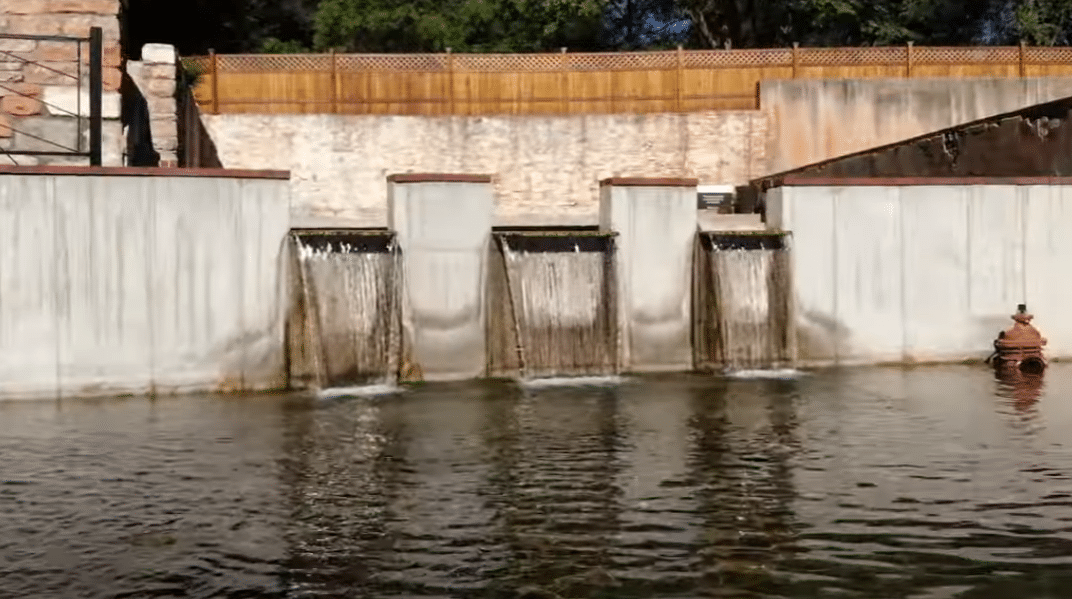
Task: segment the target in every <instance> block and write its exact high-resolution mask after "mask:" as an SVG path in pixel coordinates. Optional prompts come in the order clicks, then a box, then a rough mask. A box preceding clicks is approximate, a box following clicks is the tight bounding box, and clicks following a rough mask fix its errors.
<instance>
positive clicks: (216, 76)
mask: <svg viewBox="0 0 1072 599" xmlns="http://www.w3.org/2000/svg"><path fill="white" fill-rule="evenodd" d="M208 63H209V72H210V73H212V114H219V113H220V69H219V65H217V64H216V51H215V50H213V49H211V48H209V51H208Z"/></svg>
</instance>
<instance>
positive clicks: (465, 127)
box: [204, 111, 765, 226]
mask: <svg viewBox="0 0 1072 599" xmlns="http://www.w3.org/2000/svg"><path fill="white" fill-rule="evenodd" d="M204 120H205V126H206V128H207V129H208V131H209V133H210V134H211V135H212V138H213V139H214V141H215V144H216V149H217V152H218V155H219V157H220V160H221V162H222V164H223V166H225V167H227V168H279V169H286V170H290V171H291V172H292V176H293V178H292V186H293V197H294V206H295V218H296V224H297V225H316V224H322V223H324V222H332V223H333V224H337V225H342V224H349V225H356V226H383V225H385V224H386V220H387V219H386V204H385V202H384V199H385V198H386V197H387V190H386V176H387V175H388V174H391V173H405V172H457V173H489V174H492V175H494V177H495V197H496V203H497V204H496V212H495V221H496V224H499V225H509V224H590V225H595V224H597V223H598V204H599V181H600V180H602V179H604V178H607V177H615V176H632V177H638V176H659V177H692V178H699V180H700V182H701V183H737V184H743V183H745V182H747V181H748V180H750V179H751V178H753V177H756V176H759V175H761V174H763V173H762V171H763V168H762V164H763V147H764V135H765V118H764V117H763V115H762V114H760V113H759V112H755V111H749V112H706V113H692V114H684V115H679V114H658V115H589V116H572V117H533V116H525V117H510V116H497V117H435V118H429V117H408V116H335V115H274V116H272V115H205V116H204Z"/></svg>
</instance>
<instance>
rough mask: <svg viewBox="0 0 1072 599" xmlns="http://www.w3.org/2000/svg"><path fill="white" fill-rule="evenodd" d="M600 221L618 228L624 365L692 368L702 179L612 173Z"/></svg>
mask: <svg viewBox="0 0 1072 599" xmlns="http://www.w3.org/2000/svg"><path fill="white" fill-rule="evenodd" d="M599 223H600V229H601V230H603V231H608V232H609V231H614V232H616V233H617V234H618V237H617V244H618V245H617V259H618V297H619V300H620V301H619V306H620V309H619V319H620V320H619V330H620V331H621V339H622V365H623V368H624V369H625V370H626V371H634V372H656V371H675V370H690V369H691V368H692V343H691V333H690V329H691V326H692V320H691V313H692V312H691V297H692V277H693V272H692V270H693V268H692V262H693V251H694V244H695V239H696V231H697V212H696V180H695V179H628V178H612V179H605V180H603V181H601V182H600V204H599Z"/></svg>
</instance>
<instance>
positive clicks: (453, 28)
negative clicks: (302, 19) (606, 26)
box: [315, 0, 603, 52]
mask: <svg viewBox="0 0 1072 599" xmlns="http://www.w3.org/2000/svg"><path fill="white" fill-rule="evenodd" d="M602 11H603V0H322V1H321V3H320V6H319V9H318V10H317V13H316V35H315V45H316V47H317V48H319V49H326V48H341V49H345V50H348V51H353V52H442V51H444V50H446V49H447V48H452V49H454V50H456V51H459V52H538V51H547V50H554V49H557V48H559V47H561V46H569V47H575V48H585V47H592V46H593V45H597V44H598V40H599V26H600V19H601V17H602Z"/></svg>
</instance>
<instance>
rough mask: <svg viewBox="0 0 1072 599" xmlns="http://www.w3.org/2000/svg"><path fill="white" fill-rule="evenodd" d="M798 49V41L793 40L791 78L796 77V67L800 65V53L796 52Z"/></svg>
mask: <svg viewBox="0 0 1072 599" xmlns="http://www.w3.org/2000/svg"><path fill="white" fill-rule="evenodd" d="M799 50H800V43H799V42H793V79H796V78H797V69H799V67H800V55H799V53H798V51H799Z"/></svg>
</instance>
